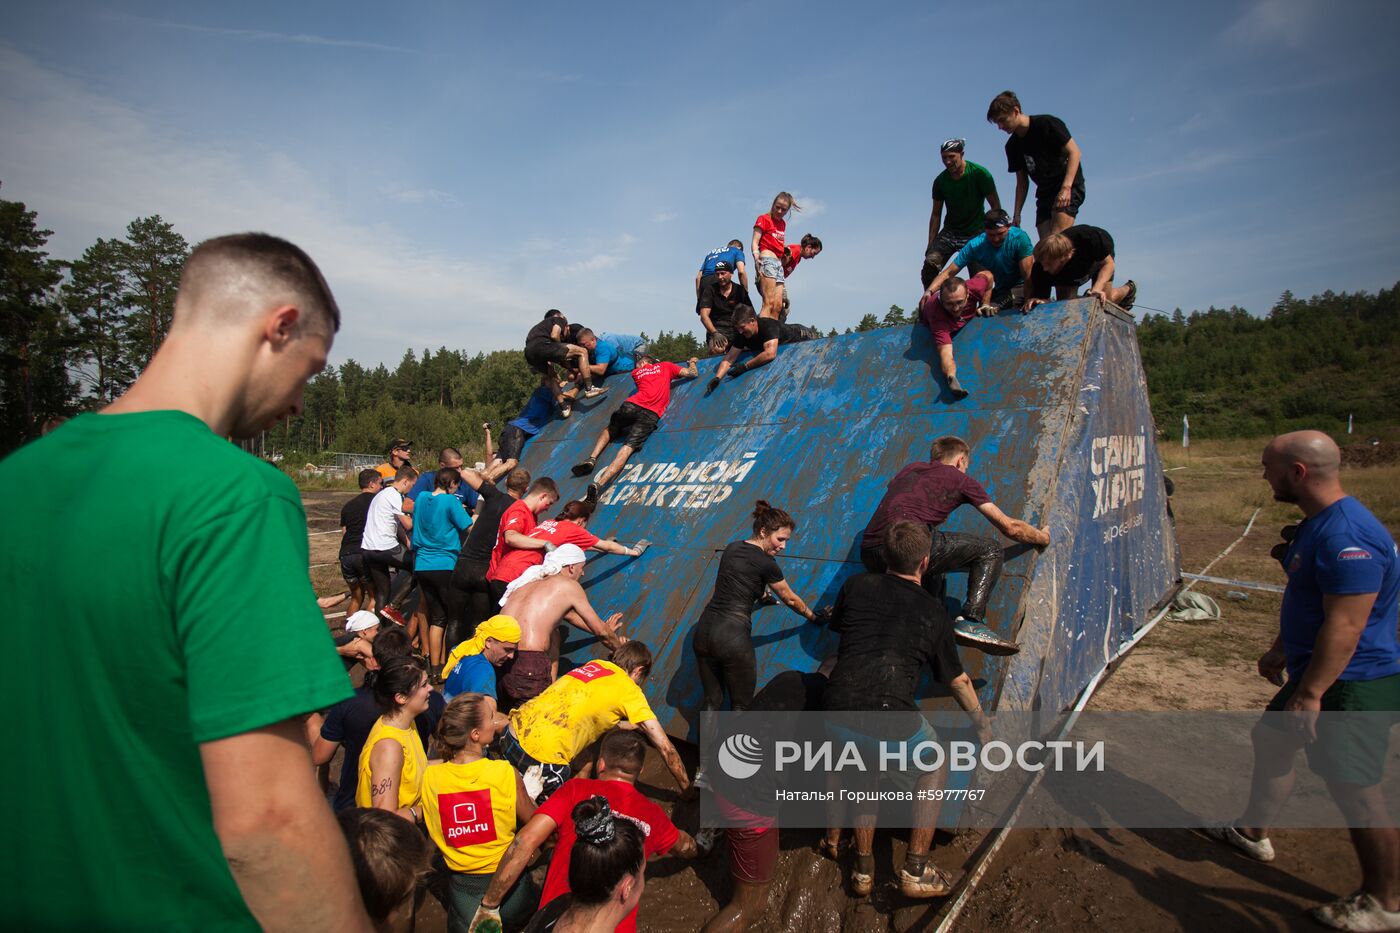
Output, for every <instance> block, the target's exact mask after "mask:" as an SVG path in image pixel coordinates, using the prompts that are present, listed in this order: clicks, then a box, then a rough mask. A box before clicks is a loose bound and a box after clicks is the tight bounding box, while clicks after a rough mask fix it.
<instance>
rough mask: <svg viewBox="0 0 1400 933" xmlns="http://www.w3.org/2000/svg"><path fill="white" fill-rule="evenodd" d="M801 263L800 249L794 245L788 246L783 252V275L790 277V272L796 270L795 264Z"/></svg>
mask: <svg viewBox="0 0 1400 933" xmlns="http://www.w3.org/2000/svg"><path fill="white" fill-rule="evenodd" d="M801 261H802V247H801V246H798V245H797V244H796V243H793V244H791V245H789V246H788V247H787V248H786V249H785V250H784V251H783V275H784V276H785V277H786V276H789V275H792V270H793V269H796V268H797V264H798V263H799V262H801Z"/></svg>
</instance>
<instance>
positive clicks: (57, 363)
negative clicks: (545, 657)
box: [0, 200, 1400, 465]
mask: <svg viewBox="0 0 1400 933" xmlns="http://www.w3.org/2000/svg"><path fill="white" fill-rule="evenodd" d="M51 235H52V234H51V232H50V231H48V230H44V229H43V228H42V227H41V226H40V224H39V222H38V218H37V217H36V216H35V214H34V212H32V211H29V210H27V209H26V208H25V205H23V204H21V203H18V202H13V201H5V200H0V270H3V271H0V275H3V281H2V282H0V302H3V305H4V314H3V318H4V323H3V327H2V328H0V453H4V452H7V451H8V450H10V449H13V448H14V447H16V446H18V445H19V444H20V443H23V442H24V441H26V440H29V439H31V438H33V437H36V436H37V435H38V434H39V433H40V431H41V430H42V427H43V425H44V424H45V423H46V422H50V421H52V420H54V419H60V418H64V417H68V416H71V415H73V414H75V413H77V412H80V411H85V410H90V409H94V408H100V407H102V406H103V405H105V404H107V403H108V402H110V401H111V400H112V399H113V398H115V397H116V396H118V395H120V394H121V393H122V392H123V391H124V390H125V389H126V387H127V386H129V385H130V384H131V382H132V381H133V380H134V379H135V378H136V375H137V374H138V373H139V372H140V371H141V369H142V368H143V367H144V366H145V365H146V363H147V362H148V361H149V360H150V358H151V355H152V354H153V353H154V352H155V348H156V347H158V346H159V345H160V341H161V340H162V339H163V338H164V336H165V333H166V331H167V330H168V329H169V326H170V319H171V315H172V313H173V309H174V295H175V287H176V284H177V283H178V281H179V274H180V268H181V266H182V265H183V263H184V260H185V257H186V256H187V255H188V254H189V248H190V247H189V244H188V243H187V242H186V240H185V239H184V237H182V236H181V235H180V234H179V233H178V232H176V230H175V229H174V227H173V226H172V225H171V224H170V223H168V222H167V221H165V220H164V219H162V218H161V217H159V216H151V217H143V218H138V219H136V220H134V221H132V222H131V224H129V225H128V227H127V230H126V234H125V236H123V237H118V238H114V239H110V240H108V239H99V240H98V241H97V242H96V243H94V244H92V245H91V246H90V247H88V248H87V249H86V250H85V251H84V252H83V254H82V255H81V256H80V257H78V258H77V259H74V260H71V261H63V260H58V259H54V258H52V257H50V256H49V255H48V254H47V252H46V250H45V245H46V243H47V241H48V238H49V236H51ZM913 320H914V315H912V314H910V313H907V312H905V311H904V309H902V308H900V307H899V306H898V305H891V306H890V308H889V309H888V310H887V311H886V312H885V313H884V314H883V315H879V316H877V315H876V314H874V313H867V314H865V315H864V316H863V317H862V318H861V319H860V320H859V321H858V322H857V323H856V324H855V325H854V326H853V327H851V328H847V329H846V332H847V333H850V332H851V331H852V330H855V331H868V330H873V329H876V328H880V327H893V326H900V325H906V324H909V323H912V322H913ZM831 335H832V336H835V335H836V331H835V330H833V331H831ZM1138 335H1139V342H1140V345H1141V348H1142V358H1143V365H1144V367H1145V369H1146V372H1147V383H1148V390H1149V393H1150V396H1151V401H1152V407H1153V413H1154V415H1155V417H1156V419H1157V424H1158V425H1159V426H1160V428H1161V429H1162V431H1163V432H1164V433H1165V434H1166V435H1167V436H1171V437H1179V436H1180V428H1181V416H1182V415H1183V414H1187V415H1190V417H1191V430H1192V434H1193V435H1194V436H1197V437H1232V436H1246V435H1250V436H1252V435H1262V434H1268V433H1271V432H1275V431H1280V430H1286V429H1289V428H1294V427H1301V426H1310V427H1319V428H1322V429H1323V430H1328V431H1332V432H1334V433H1339V432H1341V431H1344V430H1345V427H1346V422H1347V417H1348V416H1349V415H1354V416H1355V418H1356V421H1357V424H1358V431H1361V432H1366V431H1370V430H1372V429H1374V428H1376V427H1381V426H1388V425H1393V424H1395V423H1397V421H1400V415H1397V412H1400V286H1398V287H1397V288H1391V289H1387V290H1383V291H1381V292H1380V293H1378V294H1368V293H1364V292H1359V293H1352V294H1348V293H1343V294H1334V293H1333V292H1330V291H1329V292H1325V293H1323V294H1321V295H1317V296H1315V297H1313V298H1308V299H1298V298H1295V297H1293V295H1291V294H1289V293H1287V292H1285V293H1284V294H1283V296H1282V297H1281V298H1280V299H1279V300H1278V302H1277V303H1276V304H1275V305H1274V306H1273V307H1272V308H1270V309H1269V311H1268V312H1267V313H1266V314H1265V315H1263V316H1256V315H1252V314H1249V313H1248V312H1247V311H1246V310H1245V309H1243V308H1237V307H1232V308H1229V309H1223V310H1222V309H1219V308H1208V309H1207V310H1205V311H1193V312H1191V313H1189V314H1183V313H1182V312H1181V311H1180V310H1177V311H1175V312H1174V313H1173V314H1171V315H1164V314H1148V315H1147V316H1146V317H1144V318H1142V319H1141V321H1140V324H1139V328H1138ZM651 344H652V346H653V348H654V350H655V351H656V353H657V355H658V356H661V357H663V358H667V359H675V360H683V359H686V358H687V357H689V356H692V355H699V352H700V344H699V343H698V342H697V341H696V339H695V337H694V335H693V334H691V333H686V332H679V333H673V332H662V333H660V334H656V335H652V336H651ZM535 384H536V377H534V376H532V375H531V373H530V372H529V370H528V369H527V367H526V366H525V363H524V359H523V356H522V354H521V352H520V351H518V350H497V351H492V352H489V353H487V352H474V351H471V350H464V349H452V348H447V347H439V348H437V349H432V348H423V349H421V350H418V349H414V348H409V349H406V350H405V351H404V354H403V357H402V359H400V360H399V362H398V364H397V365H395V366H392V367H391V366H387V365H384V364H382V363H381V364H376V365H374V366H367V365H363V364H361V363H359V362H357V361H355V360H346V361H345V362H344V363H341V364H340V365H338V366H334V367H327V369H326V370H325V371H324V372H322V373H321V374H320V375H318V376H317V377H316V378H314V379H313V380H312V381H311V382H310V383H309V384H308V386H307V389H306V402H305V411H304V413H303V414H302V415H301V416H300V417H298V418H294V419H292V420H291V421H290V422H288V423H285V424H282V425H279V426H278V427H277V428H276V429H275V430H273V431H271V432H269V433H268V434H267V435H264V436H263V437H260V438H258V439H256V441H255V442H254V449H256V450H257V451H258V452H260V453H265V454H268V455H281V456H282V458H284V459H285V461H286V462H289V463H296V464H298V465H299V464H301V463H304V462H307V461H313V462H314V461H316V460H317V459H321V458H325V457H326V456H328V454H329V452H331V451H342V452H356V453H377V452H381V451H382V450H383V448H384V445H385V443H386V442H387V440H388V439H390V438H393V437H395V436H406V437H409V438H412V439H413V440H414V442H415V444H416V446H417V447H418V449H419V451H420V454H419V457H420V459H422V457H423V453H426V452H427V451H429V450H431V449H433V448H437V447H441V446H443V445H447V444H452V445H456V446H460V447H462V448H463V452H464V453H466V454H468V458H469V459H472V458H473V457H479V456H480V453H481V443H480V442H481V438H482V431H481V425H482V424H483V423H484V422H488V421H489V422H492V423H493V424H495V425H496V426H497V427H498V429H499V426H500V425H503V424H504V423H505V422H506V421H507V420H509V419H510V418H513V417H515V415H516V414H517V413H518V411H519V409H520V408H521V406H522V405H523V403H524V401H525V399H526V397H527V396H528V395H529V394H530V392H531V391H532V390H533V388H534V386H535Z"/></svg>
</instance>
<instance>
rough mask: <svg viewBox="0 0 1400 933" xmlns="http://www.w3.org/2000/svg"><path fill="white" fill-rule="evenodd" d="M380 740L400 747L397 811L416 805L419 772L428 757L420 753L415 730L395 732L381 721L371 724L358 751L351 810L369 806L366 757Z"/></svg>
mask: <svg viewBox="0 0 1400 933" xmlns="http://www.w3.org/2000/svg"><path fill="white" fill-rule="evenodd" d="M380 739H393V740H394V741H395V742H398V743H399V745H401V746H402V747H403V771H402V773H400V775H399V808H400V809H402V808H403V807H413V806H417V805H418V798H419V797H420V796H421V793H422V786H423V772H424V771H425V770H426V769H427V767H428V753H427V752H425V751H424V750H423V740H422V739H421V738H419V737H418V730H417V729H415V728H414V727H412V726H409V727H408V728H407V729H396V728H394V727H393V726H388V725H385V724H384V718H383V717H382V716H381V717H380V718H378V719H376V720H375V721H374V728H372V729H370V730H369V736H368V737H367V738H366V739H365V744H364V747H363V748H361V749H360V780H359V782H358V783H357V784H356V786H355V806H357V807H369V806H373V804H372V803H371V802H370V792H369V784H370V779H369V755H370V752H371V751H372V750H373V749H374V746H375V743H377V742H378V741H379V740H380Z"/></svg>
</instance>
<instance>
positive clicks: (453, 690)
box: [442, 654, 496, 700]
mask: <svg viewBox="0 0 1400 933" xmlns="http://www.w3.org/2000/svg"><path fill="white" fill-rule="evenodd" d="M459 693H484V694H486V695H487V696H489V697H491V698H493V699H495V697H496V668H495V667H494V666H493V665H492V664H491V662H490V661H488V660H486V656H485V655H480V654H469V655H467V656H466V657H465V658H463V659H462V660H460V661H458V662H457V664H456V665H455V666H454V667H453V668H452V671H451V673H449V674H448V675H447V679H446V680H445V681H443V683H442V698H443V699H444V700H451V699H452V698H453V697H455V696H457V695H458V694H459Z"/></svg>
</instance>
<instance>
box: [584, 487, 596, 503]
mask: <svg viewBox="0 0 1400 933" xmlns="http://www.w3.org/2000/svg"><path fill="white" fill-rule="evenodd" d="M583 501H584V502H587V503H588V504H589V505H597V504H598V484H597V483H589V484H588V492H586V493H584V494H583Z"/></svg>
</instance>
